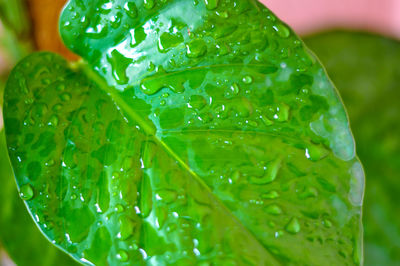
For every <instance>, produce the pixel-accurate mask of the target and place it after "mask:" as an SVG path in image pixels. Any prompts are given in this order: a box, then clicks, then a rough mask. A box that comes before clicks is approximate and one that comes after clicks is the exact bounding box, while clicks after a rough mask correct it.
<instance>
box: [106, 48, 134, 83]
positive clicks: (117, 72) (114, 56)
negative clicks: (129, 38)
mask: <svg viewBox="0 0 400 266" xmlns="http://www.w3.org/2000/svg"><path fill="white" fill-rule="evenodd" d="M107 60H108V62H110V64H111V67H112V69H113V76H114V78H115V80H116V81H117V83H118V84H120V85H124V84H127V83H128V82H129V78H128V76H127V75H126V69H127V68H128V66H129V65H130V64H131V63H132V62H133V60H132V58H127V57H125V56H123V55H122V54H121V53H120V52H119V51H117V50H115V49H114V50H113V51H112V52H111V53H110V54H108V55H107Z"/></svg>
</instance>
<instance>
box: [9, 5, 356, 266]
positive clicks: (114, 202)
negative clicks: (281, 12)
mask: <svg viewBox="0 0 400 266" xmlns="http://www.w3.org/2000/svg"><path fill="white" fill-rule="evenodd" d="M60 25H61V34H62V36H63V38H64V41H65V43H66V45H67V46H68V47H69V48H70V49H72V50H73V51H74V52H76V53H77V54H78V55H80V56H82V58H84V59H85V61H84V62H82V63H79V64H73V65H71V64H68V63H67V62H66V61H65V60H64V59H62V58H60V57H59V56H56V55H54V54H50V53H38V54H34V55H32V56H30V57H28V58H26V59H25V60H23V61H22V62H21V63H20V64H19V65H18V66H17V67H16V68H15V69H14V71H13V73H12V75H11V77H10V79H9V82H8V86H7V89H6V95H5V99H6V106H5V127H6V135H7V143H8V147H9V154H10V158H11V161H12V164H13V168H14V171H15V173H16V178H17V183H18V186H19V189H20V191H22V192H24V193H23V195H24V197H25V199H26V203H27V205H28V207H29V210H30V211H31V213H32V214H33V215H34V216H35V217H36V221H37V223H38V225H39V226H40V227H41V229H42V230H43V232H44V233H45V234H46V235H47V236H48V237H49V238H50V239H52V240H54V242H55V244H56V245H58V246H59V247H61V248H62V249H64V250H65V251H66V252H68V253H69V254H71V255H72V256H74V257H75V258H76V259H78V260H80V261H81V262H83V263H87V264H90V263H93V264H96V265H106V264H112V265H119V264H121V265H123V264H129V263H130V264H133V263H138V264H144V263H148V264H154V265H157V264H164V263H166V262H168V263H172V264H176V265H187V264H193V263H196V262H198V263H205V264H207V263H213V264H217V265H219V264H232V263H238V264H255V265H265V264H268V265H276V264H308V265H310V264H311V265H321V264H360V263H361V260H362V258H361V230H360V211H361V205H362V195H363V184H364V183H363V182H364V176H363V171H362V168H361V165H360V163H359V162H358V160H357V159H356V157H355V150H354V141H353V138H352V135H351V132H350V129H349V126H348V121H347V117H346V113H345V110H344V108H343V105H342V103H341V101H340V99H339V97H338V95H337V93H336V90H335V88H334V87H333V85H332V84H331V83H330V81H329V79H328V78H327V76H326V74H325V72H324V69H323V68H322V67H321V65H320V64H319V63H318V61H317V60H316V59H315V58H314V57H313V56H312V55H311V54H309V53H308V51H307V49H306V48H305V47H304V45H303V44H302V42H301V41H300V40H299V39H298V37H297V36H296V35H295V34H294V33H293V32H292V31H291V30H290V29H289V28H288V27H287V26H286V25H285V24H283V23H282V22H281V21H279V20H278V19H277V18H276V17H275V16H274V15H273V14H272V13H271V12H270V11H269V10H268V9H266V8H265V7H263V6H262V5H261V4H259V3H257V2H254V1H222V0H221V1H205V2H204V1H194V2H189V1H168V2H167V1H144V2H141V1H128V2H127V1H122V0H121V1H111V2H104V1H82V0H79V1H70V2H69V4H68V5H67V6H66V8H65V10H64V13H63V14H62V16H61V22H60ZM25 192H26V193H25Z"/></svg>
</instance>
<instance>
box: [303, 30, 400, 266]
mask: <svg viewBox="0 0 400 266" xmlns="http://www.w3.org/2000/svg"><path fill="white" fill-rule="evenodd" d="M306 43H307V44H308V45H309V46H310V48H311V49H312V50H313V51H315V52H316V54H317V55H318V57H320V59H321V60H322V62H323V63H324V65H325V66H326V67H327V70H328V72H329V75H330V76H331V78H332V80H333V81H334V82H335V84H337V85H338V88H340V93H341V95H342V97H343V100H344V102H345V104H346V106H347V107H348V110H349V115H350V121H351V124H352V129H353V132H354V135H355V138H356V143H357V151H358V154H359V156H360V159H361V160H362V162H363V164H364V167H365V173H366V179H367V182H366V193H365V205H364V211H363V214H364V216H363V222H364V229H365V231H364V233H365V234H364V240H365V252H364V253H365V265H371V266H373V265H399V264H400V253H399V252H398V251H399V250H400V212H399V207H398V202H399V195H400V175H399V173H400V139H399V136H400V126H399V121H400V105H399V103H398V99H400V90H399V85H398V84H399V80H400V70H399V68H398V62H399V59H400V43H399V42H398V41H394V40H391V39H387V38H384V37H381V36H376V35H372V34H366V33H354V32H330V33H324V34H320V35H316V36H312V37H310V38H307V39H306Z"/></svg>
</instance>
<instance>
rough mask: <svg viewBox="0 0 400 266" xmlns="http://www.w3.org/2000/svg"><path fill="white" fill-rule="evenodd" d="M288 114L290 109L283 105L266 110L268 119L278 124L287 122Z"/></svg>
mask: <svg viewBox="0 0 400 266" xmlns="http://www.w3.org/2000/svg"><path fill="white" fill-rule="evenodd" d="M289 114H290V107H289V106H288V105H287V104H284V103H281V104H277V105H274V106H270V107H269V108H268V118H269V119H272V120H275V121H278V122H286V121H288V120H289Z"/></svg>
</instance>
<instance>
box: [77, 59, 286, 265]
mask: <svg viewBox="0 0 400 266" xmlns="http://www.w3.org/2000/svg"><path fill="white" fill-rule="evenodd" d="M78 68H79V69H80V70H82V71H83V73H84V74H85V75H86V76H87V77H88V79H89V80H91V81H93V82H94V83H95V84H96V85H97V86H98V87H99V88H100V89H102V90H103V91H105V92H106V93H107V94H108V95H109V96H110V97H111V98H112V99H113V100H114V102H115V103H116V104H117V106H119V107H120V108H121V109H122V110H124V111H125V112H126V113H127V114H128V115H129V116H130V117H131V118H132V119H133V120H135V121H136V122H137V123H138V124H139V125H140V126H141V127H142V129H143V130H144V132H145V133H146V134H147V135H148V136H150V137H153V138H154V139H155V141H156V142H157V143H159V144H160V145H161V146H162V147H164V149H165V150H166V151H167V152H168V153H169V154H170V155H171V156H172V158H173V159H174V160H176V161H177V162H178V164H180V165H181V166H182V167H183V168H184V169H185V170H186V171H188V172H189V173H190V174H191V175H192V176H193V177H194V179H195V180H196V181H197V182H199V183H200V185H202V186H203V187H204V188H205V189H206V190H207V192H208V193H209V194H210V195H212V197H213V198H214V199H215V201H216V202H217V203H218V204H219V205H220V206H221V208H222V209H223V210H224V211H225V212H226V213H227V215H228V217H231V219H232V220H233V221H234V222H235V223H236V224H238V225H239V227H240V228H242V229H243V232H244V233H245V234H247V235H248V236H249V238H250V239H253V241H254V242H255V243H257V245H259V246H260V248H261V249H262V250H264V251H265V253H266V254H268V255H270V256H269V258H268V259H270V261H269V263H270V264H271V265H280V264H279V263H278V262H277V261H276V259H275V257H274V256H273V255H272V253H270V252H269V250H268V249H267V247H265V246H264V245H263V244H262V243H261V241H260V240H259V239H258V238H257V237H256V236H255V235H254V234H253V233H252V232H251V231H249V229H247V228H246V227H245V226H244V225H243V224H242V222H241V221H240V220H239V219H238V218H237V217H236V216H235V215H234V214H233V213H232V212H231V211H230V210H229V209H228V208H227V207H226V206H225V204H223V202H222V201H221V200H220V199H219V198H218V197H216V196H215V195H214V193H213V192H212V190H211V189H210V187H209V186H208V185H207V184H206V183H205V182H204V180H203V179H202V178H200V176H198V175H197V174H196V173H195V172H194V171H193V170H192V169H191V168H190V167H189V165H187V164H186V163H185V162H184V161H183V160H182V159H181V158H180V157H179V156H178V155H177V154H176V153H175V152H174V151H173V150H172V149H171V148H170V147H169V146H168V145H167V144H166V143H165V142H164V141H162V140H161V139H159V138H158V137H157V136H156V134H155V133H156V130H155V129H154V128H153V127H151V126H150V125H148V124H147V123H146V122H145V120H144V119H142V118H141V117H140V115H138V114H137V113H136V112H135V111H133V110H132V109H131V108H130V106H129V105H128V104H127V103H126V102H125V101H124V100H123V99H122V98H121V97H120V96H119V95H118V94H117V93H115V90H114V89H113V88H112V87H110V86H109V85H108V84H107V82H106V80H105V79H104V78H103V77H102V76H100V75H99V74H98V73H96V72H95V71H94V70H92V69H91V68H90V65H89V64H88V63H87V62H85V61H81V62H80V65H79V66H78ZM271 260H273V261H271Z"/></svg>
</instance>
